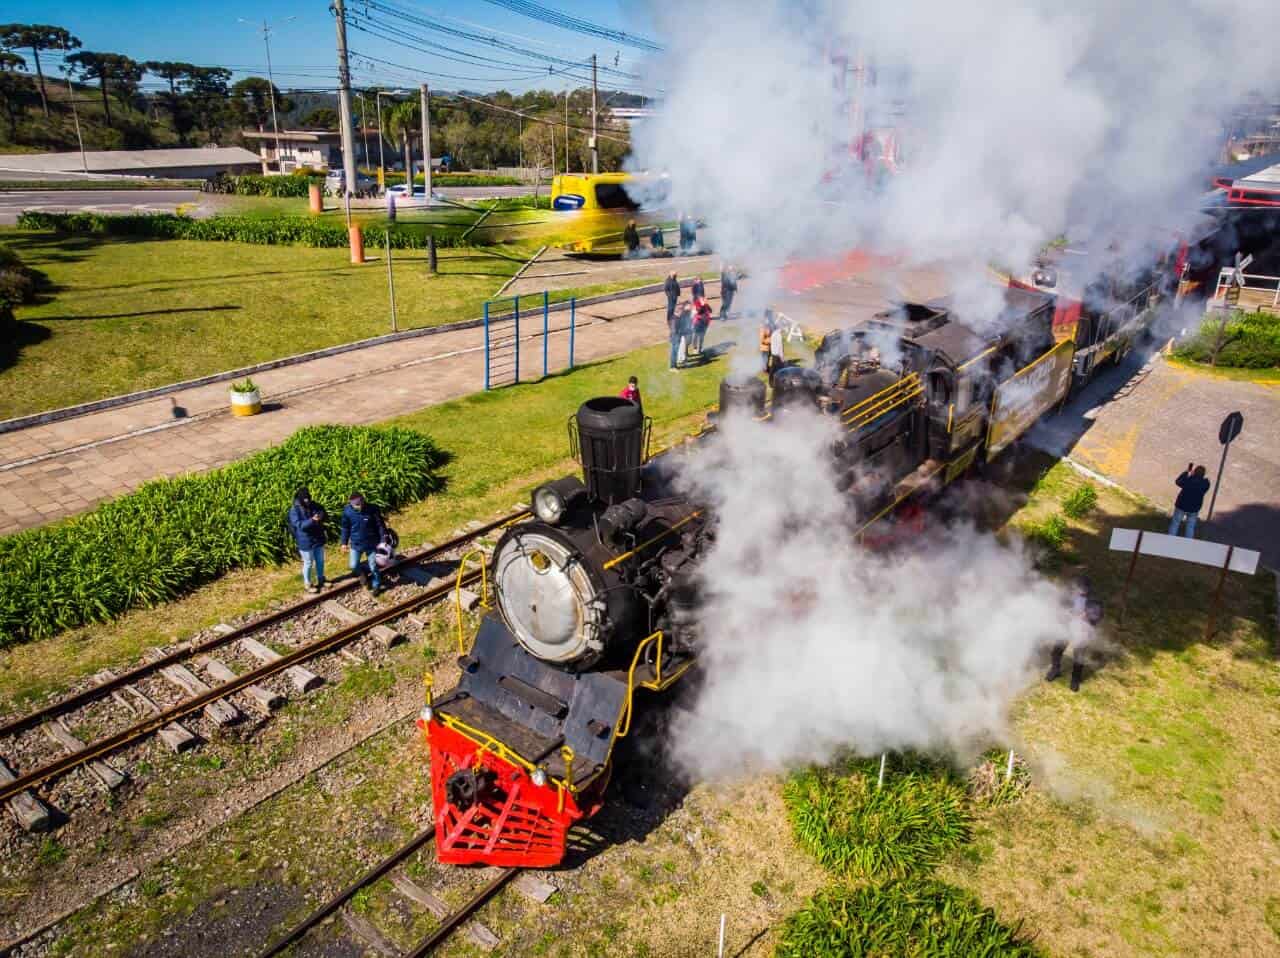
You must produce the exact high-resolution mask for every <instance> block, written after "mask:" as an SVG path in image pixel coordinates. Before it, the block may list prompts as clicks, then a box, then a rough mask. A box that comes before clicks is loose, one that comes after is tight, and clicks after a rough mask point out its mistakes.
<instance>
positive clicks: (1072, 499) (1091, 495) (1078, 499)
mask: <svg viewBox="0 0 1280 958" xmlns="http://www.w3.org/2000/svg"><path fill="white" fill-rule="evenodd" d="M1097 504H1098V490H1097V489H1095V488H1093V486H1091V485H1089V484H1088V483H1085V485H1083V486H1080V487H1079V488H1078V489H1075V490H1073V491H1072V492H1071V494H1070V495H1068V496H1067V498H1066V499H1064V500H1062V511H1063V512H1065V513H1066V514H1067V515H1068V516H1070V517H1071V518H1072V519H1083V518H1084V517H1085V516H1087V515H1088V514H1089V513H1091V512H1092V511H1093V507H1094V506H1096V505H1097Z"/></svg>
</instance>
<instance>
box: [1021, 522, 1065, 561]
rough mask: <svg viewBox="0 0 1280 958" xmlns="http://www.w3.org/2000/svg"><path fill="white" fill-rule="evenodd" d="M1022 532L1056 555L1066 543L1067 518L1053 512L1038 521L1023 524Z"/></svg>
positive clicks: (1031, 540) (1028, 538) (1030, 539)
mask: <svg viewBox="0 0 1280 958" xmlns="http://www.w3.org/2000/svg"><path fill="white" fill-rule="evenodd" d="M1022 534H1023V535H1024V536H1026V538H1027V540H1028V541H1029V542H1033V543H1035V544H1036V545H1038V546H1040V548H1042V549H1044V550H1045V551H1046V552H1048V553H1049V554H1050V555H1057V554H1058V553H1060V552H1061V551H1062V547H1063V546H1065V545H1066V544H1067V520H1066V519H1064V518H1062V516H1060V515H1058V514H1057V513H1055V514H1053V515H1051V516H1049V517H1048V518H1046V519H1044V520H1042V521H1040V522H1028V523H1026V524H1024V525H1023V526H1022Z"/></svg>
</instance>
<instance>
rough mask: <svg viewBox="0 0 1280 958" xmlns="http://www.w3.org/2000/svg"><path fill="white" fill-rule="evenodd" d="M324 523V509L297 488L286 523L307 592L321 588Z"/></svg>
mask: <svg viewBox="0 0 1280 958" xmlns="http://www.w3.org/2000/svg"><path fill="white" fill-rule="evenodd" d="M324 520H325V512H324V509H322V508H321V507H320V505H319V503H317V502H315V501H314V500H313V499H312V498H311V493H310V492H309V491H308V490H307V487H306V486H302V487H301V488H299V489H298V491H297V492H296V493H294V495H293V505H292V506H290V507H289V515H288V522H289V529H290V531H292V532H293V541H294V542H296V543H297V544H298V553H299V554H300V555H301V556H302V585H303V587H304V588H305V589H306V590H307V591H308V592H319V591H320V590H321V589H323V588H324ZM312 568H314V569H315V570H316V581H315V585H312V584H311V570H312Z"/></svg>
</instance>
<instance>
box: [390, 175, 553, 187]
mask: <svg viewBox="0 0 1280 958" xmlns="http://www.w3.org/2000/svg"><path fill="white" fill-rule="evenodd" d="M385 182H386V184H387V186H395V185H396V184H397V183H403V182H404V174H403V173H388V174H386V179H385ZM413 182H414V183H425V182H426V178H425V177H424V176H423V175H422V174H421V173H415V174H414V175H413ZM521 185H522V184H521V182H520V180H518V179H516V178H515V177H514V176H491V175H489V174H487V173H432V174H431V186H432V188H433V189H434V188H435V187H437V186H521ZM529 188H530V189H533V187H532V186H530V187H529Z"/></svg>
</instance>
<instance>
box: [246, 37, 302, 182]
mask: <svg viewBox="0 0 1280 958" xmlns="http://www.w3.org/2000/svg"><path fill="white" fill-rule="evenodd" d="M236 19H237V20H239V21H240V22H241V23H248V24H252V23H253V21H251V20H246V19H245V18H244V17H236ZM297 19H298V18H297V17H285V18H284V19H283V20H282V21H280V22H281V23H288V22H289V21H290V20H297ZM254 29H257V27H256V26H255V27H254ZM262 42H263V43H264V44H265V45H266V48H267V96H269V97H270V99H271V128H272V129H273V130H275V134H276V170H277V171H278V172H280V173H283V172H284V162H283V161H282V160H281V159H280V124H279V122H278V121H277V120H276V78H275V76H273V75H272V73H271V25H270V24H268V23H267V21H266V20H263V21H262Z"/></svg>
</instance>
